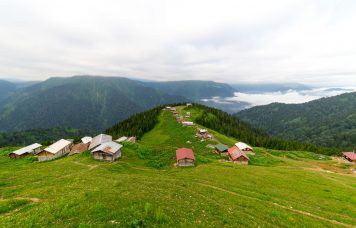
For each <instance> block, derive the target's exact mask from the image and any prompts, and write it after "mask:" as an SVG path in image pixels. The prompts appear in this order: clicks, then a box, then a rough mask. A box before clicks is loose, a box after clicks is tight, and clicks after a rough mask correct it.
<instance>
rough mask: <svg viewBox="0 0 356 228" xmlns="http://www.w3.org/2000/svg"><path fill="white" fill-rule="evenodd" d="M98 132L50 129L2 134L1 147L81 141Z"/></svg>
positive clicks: (0, 136) (0, 137)
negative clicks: (67, 140) (69, 140)
mask: <svg viewBox="0 0 356 228" xmlns="http://www.w3.org/2000/svg"><path fill="white" fill-rule="evenodd" d="M96 133H97V132H96V131H93V130H83V129H74V128H50V129H35V130H28V131H21V132H7V133H0V147H3V146H25V145H28V144H32V143H35V142H38V143H40V144H42V145H49V144H51V143H53V142H55V141H57V140H58V139H61V138H66V139H69V138H70V139H73V140H74V141H79V140H80V138H81V137H83V136H85V135H94V134H96Z"/></svg>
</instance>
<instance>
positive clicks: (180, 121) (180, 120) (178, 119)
mask: <svg viewBox="0 0 356 228" xmlns="http://www.w3.org/2000/svg"><path fill="white" fill-rule="evenodd" d="M176 120H177V122H178V123H182V122H183V120H184V119H183V116H180V115H179V116H177V117H176Z"/></svg>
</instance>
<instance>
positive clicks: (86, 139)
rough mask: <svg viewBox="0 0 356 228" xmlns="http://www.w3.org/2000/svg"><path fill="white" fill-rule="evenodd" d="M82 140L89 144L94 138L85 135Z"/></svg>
mask: <svg viewBox="0 0 356 228" xmlns="http://www.w3.org/2000/svg"><path fill="white" fill-rule="evenodd" d="M81 140H82V143H84V144H88V145H89V143H91V140H93V138H92V137H90V136H85V137H83V138H82V139H81Z"/></svg>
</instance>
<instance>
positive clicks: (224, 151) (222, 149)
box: [214, 143, 229, 155]
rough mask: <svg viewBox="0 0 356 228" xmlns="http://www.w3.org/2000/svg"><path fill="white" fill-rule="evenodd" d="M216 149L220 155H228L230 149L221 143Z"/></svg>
mask: <svg viewBox="0 0 356 228" xmlns="http://www.w3.org/2000/svg"><path fill="white" fill-rule="evenodd" d="M214 147H215V151H216V152H217V153H218V154H220V155H222V154H225V155H226V154H227V151H228V149H229V147H228V146H226V145H225V144H221V143H219V144H217V145H215V146H214Z"/></svg>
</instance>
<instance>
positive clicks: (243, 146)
mask: <svg viewBox="0 0 356 228" xmlns="http://www.w3.org/2000/svg"><path fill="white" fill-rule="evenodd" d="M235 146H236V147H237V148H239V149H240V150H241V151H244V152H246V153H248V154H249V153H253V148H252V147H250V146H249V145H247V144H246V143H244V142H238V143H236V144H235Z"/></svg>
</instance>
